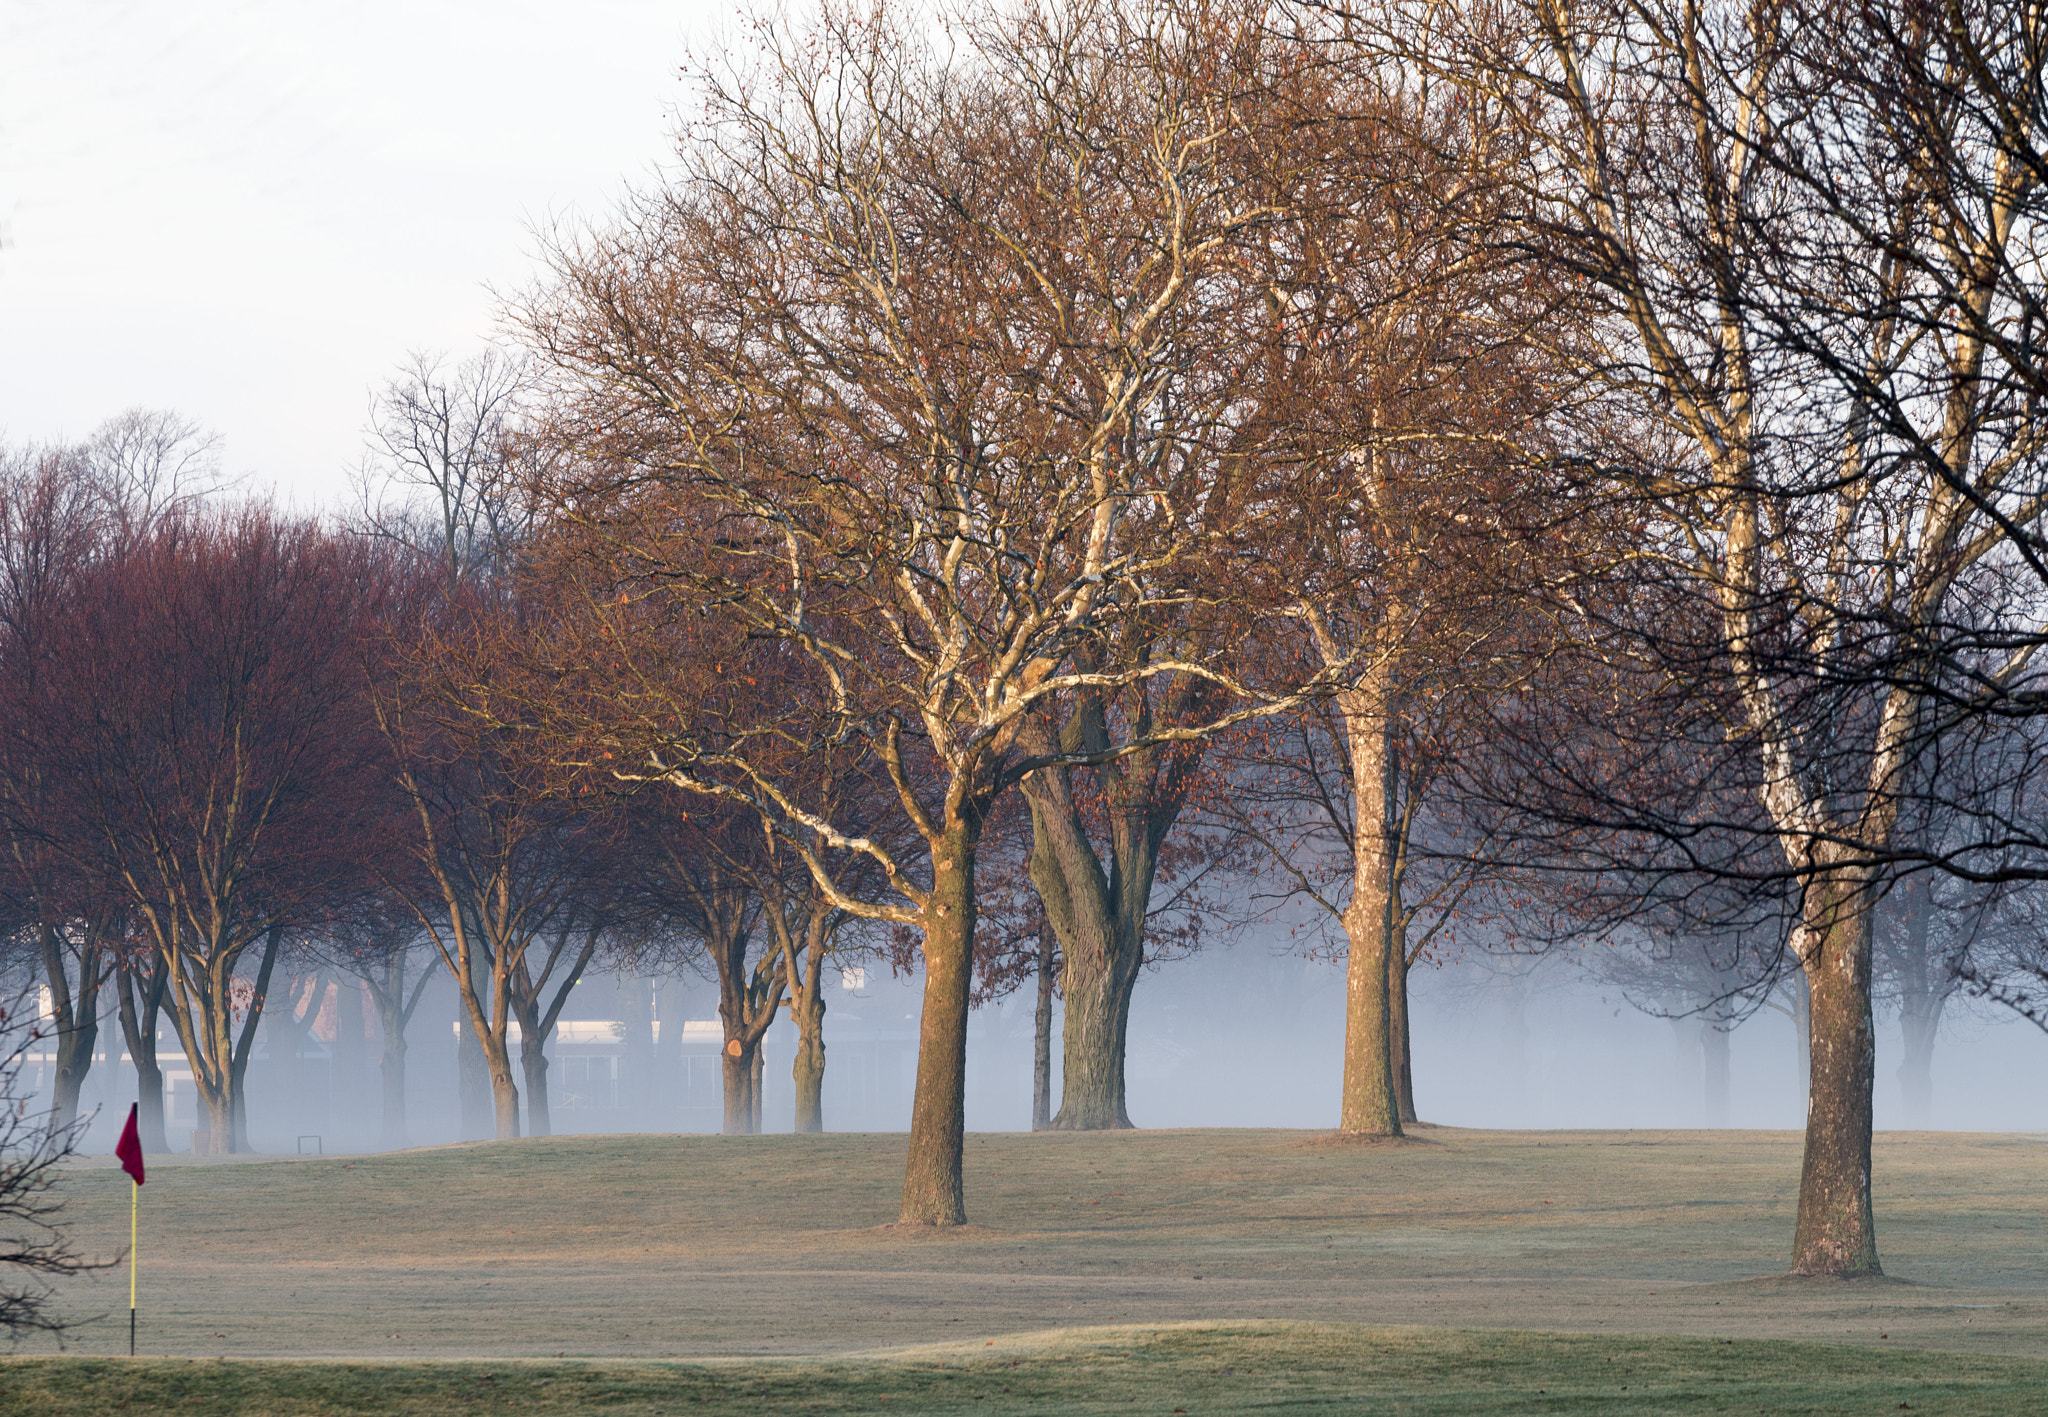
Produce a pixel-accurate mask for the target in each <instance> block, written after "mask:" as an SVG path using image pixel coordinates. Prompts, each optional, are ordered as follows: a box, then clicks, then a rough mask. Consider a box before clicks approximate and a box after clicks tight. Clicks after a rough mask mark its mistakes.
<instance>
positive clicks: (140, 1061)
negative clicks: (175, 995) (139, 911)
mask: <svg viewBox="0 0 2048 1417" xmlns="http://www.w3.org/2000/svg"><path fill="white" fill-rule="evenodd" d="M165 978H166V975H165V971H164V964H163V959H162V957H161V956H156V957H154V958H153V959H152V960H151V968H150V975H149V980H148V982H147V983H146V984H143V985H142V986H141V989H140V993H141V998H140V999H138V998H137V997H136V994H137V981H136V979H135V976H134V973H133V971H132V969H129V968H126V967H124V968H122V969H121V970H120V971H119V973H117V974H116V975H115V976H114V997H115V999H116V1001H117V1003H118V1006H119V1009H120V1013H121V1033H122V1036H123V1037H124V1038H126V1039H127V1041H128V1058H129V1061H130V1062H132V1063H134V1065H135V1103H136V1106H135V1127H136V1135H137V1137H138V1139H139V1140H140V1141H141V1142H142V1149H143V1150H144V1151H145V1152H149V1153H151V1154H161V1153H164V1152H168V1151H169V1150H170V1149H171V1145H170V1139H169V1138H168V1137H167V1136H165V1135H164V1070H163V1068H162V1066H160V1065H159V1064H158V1062H157V1060H156V1028H157V1011H158V1010H159V1009H161V1008H162V1007H163V1001H164V982H165Z"/></svg>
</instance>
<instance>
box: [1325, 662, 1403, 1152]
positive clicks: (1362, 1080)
mask: <svg viewBox="0 0 2048 1417" xmlns="http://www.w3.org/2000/svg"><path fill="white" fill-rule="evenodd" d="M1338 706H1339V707H1340V708H1341V709H1342V711H1343V714H1344V730H1345V737H1346V738H1347V739H1348V742H1347V745H1346V746H1347V749H1348V751H1349V754H1350V758H1351V782H1352V791H1353V793H1354V794H1355V798H1356V810H1355V812H1354V813H1353V822H1354V823H1355V825H1354V828H1353V832H1352V882H1351V900H1350V903H1349V904H1348V905H1346V906H1345V909H1344V935H1345V938H1346V940H1347V941H1348V942H1349V944H1350V947H1351V955H1350V959H1349V961H1348V962H1347V965H1346V969H1345V981H1344V982H1345V989H1344V992H1345V1014H1344V1093H1343V1102H1342V1112H1341V1114H1340V1116H1339V1119H1338V1123H1337V1126H1338V1129H1339V1130H1340V1131H1344V1132H1349V1133H1355V1134H1358V1135H1362V1136H1388V1137H1397V1136H1400V1135H1401V1134H1402V1133H1401V1109H1400V1102H1399V1099H1398V1097H1397V1095H1396V1093H1395V1090H1394V1065H1393V1010H1392V1007H1391V1002H1390V997H1389V996H1390V993H1391V990H1390V988H1389V980H1390V977H1391V975H1392V972H1393V965H1392V961H1391V958H1390V956H1391V952H1392V950H1393V943H1394V941H1393V934H1394V898H1393V885H1394V843H1393V841H1392V839H1391V832H1390V828H1391V826H1392V823H1393V811H1392V808H1393V795H1394V793H1395V791H1396V783H1395V777H1394V773H1395V763H1394V753H1393V735H1392V727H1393V725H1392V719H1391V716H1390V715H1389V713H1388V710H1387V702H1386V694H1385V692H1384V690H1383V689H1381V688H1379V687H1378V686H1375V687H1374V688H1372V689H1366V690H1349V691H1347V692H1345V693H1343V694H1340V695H1339V696H1338Z"/></svg>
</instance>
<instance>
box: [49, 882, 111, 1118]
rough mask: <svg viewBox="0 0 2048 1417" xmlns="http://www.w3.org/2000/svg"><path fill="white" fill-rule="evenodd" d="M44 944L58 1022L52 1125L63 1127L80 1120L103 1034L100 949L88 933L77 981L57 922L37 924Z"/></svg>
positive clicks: (53, 1010)
mask: <svg viewBox="0 0 2048 1417" xmlns="http://www.w3.org/2000/svg"><path fill="white" fill-rule="evenodd" d="M36 935H37V938H38V940H39V942H40V944H41V946H42V956H43V972H44V974H45V976H46V977H47V978H48V980H49V987H50V1012H51V1014H52V1016H53V1021H54V1022H55V1025H56V1036H57V1077H56V1082H55V1087H54V1093H55V1095H54V1097H53V1098H52V1101H51V1113H52V1116H51V1119H50V1120H51V1125H52V1127H53V1128H54V1129H57V1130H64V1129H67V1128H69V1127H70V1126H71V1125H72V1124H73V1123H74V1122H76V1121H77V1120H78V1098H79V1093H80V1092H81V1091H82V1090H83V1089H84V1087H85V1079H86V1076H87V1074H89V1073H90V1072H91V1071H92V1052H93V1048H94V1047H95V1046H96V1045H97V1044H98V1042H99V1033H100V1017H99V1013H100V958H101V956H100V949H99V944H98V942H97V941H96V940H94V939H92V938H90V937H88V938H87V939H86V940H85V941H84V942H83V943H82V944H80V946H79V947H78V983H77V986H76V987H75V988H74V987H73V985H72V981H71V977H70V968H69V964H68V958H67V953H66V951H65V948H64V937H63V935H62V933H61V932H60V931H59V930H58V928H57V927H56V926H55V925H52V924H49V923H43V924H40V925H38V926H37V927H36Z"/></svg>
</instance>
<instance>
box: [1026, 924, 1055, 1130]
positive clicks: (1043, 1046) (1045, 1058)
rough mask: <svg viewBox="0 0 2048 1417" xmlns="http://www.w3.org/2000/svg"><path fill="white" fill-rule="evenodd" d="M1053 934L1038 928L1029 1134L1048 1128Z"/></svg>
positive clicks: (1049, 1117)
mask: <svg viewBox="0 0 2048 1417" xmlns="http://www.w3.org/2000/svg"><path fill="white" fill-rule="evenodd" d="M1052 946H1053V931H1052V926H1051V925H1049V924H1046V925H1040V926H1039V927H1038V1012H1037V1013H1036V1014H1035V1015H1033V1017H1032V1021H1031V1130H1032V1131H1034V1132H1043V1131H1049V1130H1050V1129H1051V1128H1052V957H1053V947H1052Z"/></svg>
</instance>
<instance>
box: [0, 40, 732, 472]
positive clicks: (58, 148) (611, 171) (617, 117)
mask: <svg viewBox="0 0 2048 1417" xmlns="http://www.w3.org/2000/svg"><path fill="white" fill-rule="evenodd" d="M731 13H732V3H731V0H659V3H656V2H655V0H579V2H578V3H573V4H565V3H561V0H553V3H541V0H491V3H480V0H404V3H393V2H392V0H349V3H345V4H343V3H327V0H255V2H254V3H251V0H244V3H231V0H175V3H163V2H160V3H154V4H151V3H121V0H0V437H4V438H5V439H7V440H9V441H17V442H18V441H26V440H44V439H56V438H68V437H77V436H80V435H82V434H84V433H85V432H87V431H88V430H89V429H90V428H91V427H92V426H93V425H95V424H96V423H98V422H99V421H100V420H101V419H103V418H106V417H108V416H109V415H111V414H114V413H117V412H119V411H120V410H122V409H124V408H128V407H133V406H137V405H141V406H146V407H153V408H166V407H167V408H174V409H176V410H178V411H180V412H182V413H185V414H187V415H189V416H191V417H193V418H196V419H198V420H200V421H201V422H203V423H205V424H207V425H209V426H211V427H213V428H215V429H217V430H218V431H219V432H220V433H222V434H224V435H225V437H226V440H227V443H226V454H227V460H228V463H229V465H230V467H231V468H232V469H233V470H236V471H245V472H248V473H250V474H251V475H252V477H253V478H254V480H255V481H256V482H257V483H258V484H261V485H274V486H275V487H277V488H278V489H279V491H280V492H281V493H282V494H284V495H285V496H286V497H288V498H289V499H290V500H292V501H294V502H296V503H298V504H300V505H302V506H309V505H315V504H319V505H327V504H332V503H334V502H335V501H337V500H338V499H339V498H340V497H342V496H343V495H344V491H345V488H346V486H347V480H346V479H347V470H348V468H349V467H350V466H351V465H352V464H353V463H354V462H355V461H356V459H357V458H358V457H359V456H360V453H361V444H362V427H363V423H364V419H365V409H366V405H367V401H368V397H369V392H370V389H371V387H372V386H373V385H375V384H377V383H379V382H380V381H381V380H382V379H383V378H384V377H386V375H387V374H388V373H389V372H390V370H391V369H392V367H393V366H394V365H396V364H397V363H398V361H399V360H400V359H401V358H402V357H403V355H404V354H405V352H406V351H407V350H409V349H413V348H429V349H446V350H450V351H453V352H455V353H458V354H462V353H468V352H471V351H473V350H475V349H477V348H479V347H480V346H481V344H482V342H483V341H484V340H485V339H486V338H488V337H489V336H490V334H491V332H492V328H493V315H494V304H495V302H494V300H493V297H492V295H491V293H490V289H489V287H491V286H493V285H495V286H497V287H499V288H501V289H503V288H511V287H516V286H517V285H519V284H521V283H522V282H524V281H525V280H526V279H527V278H529V276H530V275H531V273H532V272H533V270H534V262H533V248H534V241H533V236H532V232H533V228H534V227H535V226H536V225H538V224H540V223H542V222H544V221H545V220H546V219H548V218H549V216H550V215H572V216H573V215H574V214H576V213H579V212H580V213H583V214H586V215H591V214H599V213H602V212H604V211H605V210H607V209H608V208H609V207H610V206H611V205H612V203H613V200H614V198H615V197H616V195H617V194H618V193H619V192H620V191H621V190H622V189H623V187H624V186H625V185H627V184H628V183H638V182H641V181H644V180H645V179H646V178H647V177H648V176H649V175H650V174H651V173H652V172H653V170H654V167H655V164H656V163H657V162H659V161H661V160H662V159H663V158H664V157H665V155H666V152H667V147H668V144H667V133H668V129H669V124H670V115H671V113H672V112H673V111H674V109H675V107H676V106H677V105H678V104H679V103H680V102H681V100H682V97H683V92H682V89H681V85H680V83H679V82H678V78H677V75H678V72H679V70H680V68H681V65H682V62H683V60H684V57H685V54H684V51H685V46H686V44H688V43H690V42H693V41H695V42H698V43H702V42H704V41H705V40H706V39H707V38H711V37H715V36H716V35H717V34H718V33H719V32H721V31H722V30H723V29H724V28H725V27H726V25H727V24H728V23H729V17H730V15H731Z"/></svg>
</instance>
